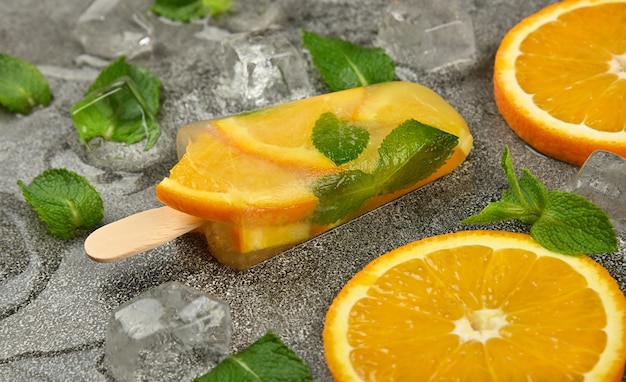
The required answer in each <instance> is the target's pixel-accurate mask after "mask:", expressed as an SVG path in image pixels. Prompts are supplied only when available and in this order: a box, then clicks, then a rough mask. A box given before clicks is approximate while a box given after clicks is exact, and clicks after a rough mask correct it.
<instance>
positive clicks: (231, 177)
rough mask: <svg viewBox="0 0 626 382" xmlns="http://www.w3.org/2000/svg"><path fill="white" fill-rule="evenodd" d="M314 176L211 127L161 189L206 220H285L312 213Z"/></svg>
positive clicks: (172, 202)
mask: <svg viewBox="0 0 626 382" xmlns="http://www.w3.org/2000/svg"><path fill="white" fill-rule="evenodd" d="M310 178H311V176H310V175H309V174H308V173H306V172H303V171H300V170H298V169H295V168H292V167H282V166H279V165H277V164H275V163H272V162H270V161H267V160H265V159H263V158H259V157H256V156H254V155H250V154H248V153H245V152H242V151H240V150H238V149H237V148H236V147H233V146H231V145H229V144H227V143H226V142H224V140H223V139H222V138H221V137H219V136H218V135H217V134H213V133H207V132H205V133H204V134H200V135H198V137H197V138H196V142H195V144H193V145H189V146H188V148H187V152H186V153H185V155H184V156H183V157H182V158H181V159H180V160H179V162H178V164H177V165H176V166H174V167H173V168H172V170H171V171H170V176H169V177H168V178H165V179H163V180H162V181H161V183H159V184H158V185H157V188H156V191H157V197H158V198H159V200H160V201H162V202H163V203H165V204H167V205H168V206H170V207H172V208H174V209H177V210H179V211H181V212H185V213H187V214H190V215H194V216H197V217H200V218H204V219H206V220H216V221H230V222H234V223H239V224H241V223H242V222H245V224H251V225H255V224H284V223H289V222H294V221H298V220H301V219H303V218H305V217H307V216H308V215H310V213H311V212H312V210H313V209H314V208H315V205H316V204H317V198H316V197H315V196H314V195H313V194H312V193H311V190H310V189H309V186H308V183H309V182H310Z"/></svg>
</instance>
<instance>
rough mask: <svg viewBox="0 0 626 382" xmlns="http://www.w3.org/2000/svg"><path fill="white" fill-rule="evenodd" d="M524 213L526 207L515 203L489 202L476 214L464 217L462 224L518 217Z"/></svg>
mask: <svg viewBox="0 0 626 382" xmlns="http://www.w3.org/2000/svg"><path fill="white" fill-rule="evenodd" d="M525 215H526V209H525V208H524V207H522V206H520V205H519V204H517V203H511V202H507V201H504V200H500V201H497V202H491V203H489V204H487V206H486V207H485V208H484V209H483V210H482V211H480V213H478V214H476V215H472V216H470V217H468V218H466V219H464V220H463V221H462V222H461V223H463V224H487V223H494V222H499V221H504V220H511V219H519V218H521V217H523V216H525Z"/></svg>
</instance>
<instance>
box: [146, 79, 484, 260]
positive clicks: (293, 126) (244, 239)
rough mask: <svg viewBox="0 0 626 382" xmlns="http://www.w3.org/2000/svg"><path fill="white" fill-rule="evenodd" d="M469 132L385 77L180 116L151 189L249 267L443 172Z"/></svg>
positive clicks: (432, 100) (412, 88)
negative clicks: (201, 116) (171, 157)
mask: <svg viewBox="0 0 626 382" xmlns="http://www.w3.org/2000/svg"><path fill="white" fill-rule="evenodd" d="M472 144H473V140H472V136H471V134H470V131H469V129H468V127H467V124H466V123H465V121H464V119H463V118H462V117H461V115H460V114H459V113H458V112H457V111H456V110H455V109H454V108H453V107H452V106H451V105H450V104H448V103H447V102H446V101H445V100H444V99H443V98H442V97H440V96H439V95H438V94H436V93H435V92H433V91H432V90H430V89H428V88H426V87H424V86H422V85H419V84H416V83H410V82H388V83H383V84H377V85H371V86H367V87H361V88H355V89H350V90H345V91H340V92H335V93H330V94H324V95H319V96H315V97H311V98H307V99H303V100H298V101H293V102H288V103H284V104H280V105H276V106H272V107H268V108H264V109H259V110H255V111H251V112H247V113H242V114H238V115H235V116H230V117H226V118H220V119H215V120H209V121H201V122H196V123H192V124H190V125H187V126H184V127H182V128H180V129H179V131H178V134H177V150H178V154H179V161H178V163H177V164H176V165H175V166H174V167H173V168H172V169H171V171H170V174H169V176H168V177H166V178H165V179H163V181H162V182H160V183H159V184H158V185H157V187H156V194H157V198H158V199H159V200H160V201H161V202H163V203H164V204H166V205H167V206H169V207H171V208H173V209H176V210H178V211H181V212H184V213H186V214H190V215H193V216H196V217H199V218H201V219H205V220H206V223H205V224H204V225H202V226H201V227H200V230H201V231H202V232H203V233H204V234H205V236H206V239H207V242H208V246H209V249H210V252H211V254H212V255H213V256H214V257H215V258H216V259H218V260H219V261H220V262H222V263H224V264H226V265H228V266H230V267H232V268H235V269H246V268H249V267H251V266H253V265H256V264H258V263H259V262H261V261H263V260H266V259H268V258H270V257H272V256H274V255H277V254H278V253H280V252H283V251H285V250H287V249H289V248H291V247H293V246H295V245H296V244H298V243H301V242H303V241H305V240H307V239H309V238H311V237H313V236H316V235H318V234H320V233H322V232H325V231H327V230H329V229H331V228H333V227H336V226H338V225H340V224H342V223H345V222H347V221H349V220H351V219H353V218H355V217H357V216H360V215H362V214H363V213H365V212H367V211H370V210H372V209H374V208H376V207H378V206H381V205H383V204H385V203H387V202H389V201H391V200H393V199H395V198H397V197H399V196H401V195H404V194H406V193H408V192H410V191H412V190H415V189H417V188H418V187H421V186H423V185H425V184H427V183H429V182H432V181H434V180H435V179H437V178H440V177H442V176H444V175H445V174H447V173H449V172H451V171H452V170H454V169H455V168H456V167H457V166H458V165H459V164H461V163H462V162H463V161H464V159H465V158H466V157H467V155H468V154H469V152H470V150H471V148H472Z"/></svg>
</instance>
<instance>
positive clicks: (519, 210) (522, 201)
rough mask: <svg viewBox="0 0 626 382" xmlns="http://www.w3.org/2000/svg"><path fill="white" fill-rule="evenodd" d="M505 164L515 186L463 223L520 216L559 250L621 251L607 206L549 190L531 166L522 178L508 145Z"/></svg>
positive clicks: (542, 240)
mask: <svg viewBox="0 0 626 382" xmlns="http://www.w3.org/2000/svg"><path fill="white" fill-rule="evenodd" d="M501 164H502V168H503V169H504V172H505V174H506V176H507V179H508V180H509V183H510V185H511V189H510V190H505V191H504V192H503V193H502V200H500V201H497V202H492V203H489V204H488V205H487V206H486V207H485V208H484V209H483V210H482V211H481V212H480V213H479V214H477V215H473V216H470V217H468V218H466V219H464V220H463V221H462V223H464V224H486V223H492V222H497V221H502V220H511V219H517V220H520V221H521V222H523V223H526V224H529V225H531V228H530V235H531V236H532V237H533V238H534V239H535V240H536V241H537V242H538V243H539V244H541V245H542V246H544V247H545V248H547V249H550V250H552V251H555V252H559V253H563V254H569V255H574V254H589V253H601V252H615V251H617V249H618V248H617V234H616V232H615V229H614V228H613V225H612V224H611V221H610V219H609V217H608V215H607V214H606V212H605V211H604V210H602V209H601V208H600V207H598V206H596V205H595V204H593V203H592V202H590V201H589V200H587V199H585V198H584V197H582V196H580V195H577V194H573V193H568V192H561V191H548V190H547V189H546V188H545V186H544V185H543V184H542V183H541V182H539V180H537V178H536V177H535V176H534V175H533V174H532V173H531V172H530V171H529V170H527V169H523V172H522V176H521V177H520V179H519V181H518V180H517V179H516V177H515V170H514V168H513V162H512V160H511V154H510V151H509V149H508V147H505V149H504V152H503V154H502V162H501Z"/></svg>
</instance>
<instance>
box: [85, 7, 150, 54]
mask: <svg viewBox="0 0 626 382" xmlns="http://www.w3.org/2000/svg"><path fill="white" fill-rule="evenodd" d="M133 3H134V1H125V0H95V1H94V2H93V3H92V4H91V5H90V6H89V8H87V10H86V11H85V12H84V13H83V14H81V15H80V16H79V18H78V20H77V22H76V27H75V29H74V31H73V33H74V36H75V37H76V38H77V39H78V41H79V42H80V43H81V44H82V46H83V48H84V50H85V52H86V53H87V54H91V55H94V56H99V57H104V58H108V59H115V58H117V57H119V56H122V55H125V56H127V57H129V58H132V57H134V56H137V55H139V54H141V53H144V52H150V51H152V49H153V45H154V44H153V43H152V32H153V27H152V25H151V24H150V23H149V22H148V20H147V18H146V17H145V15H144V13H143V12H142V11H140V10H136V9H134V8H133V7H132V6H131V5H133Z"/></svg>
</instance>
